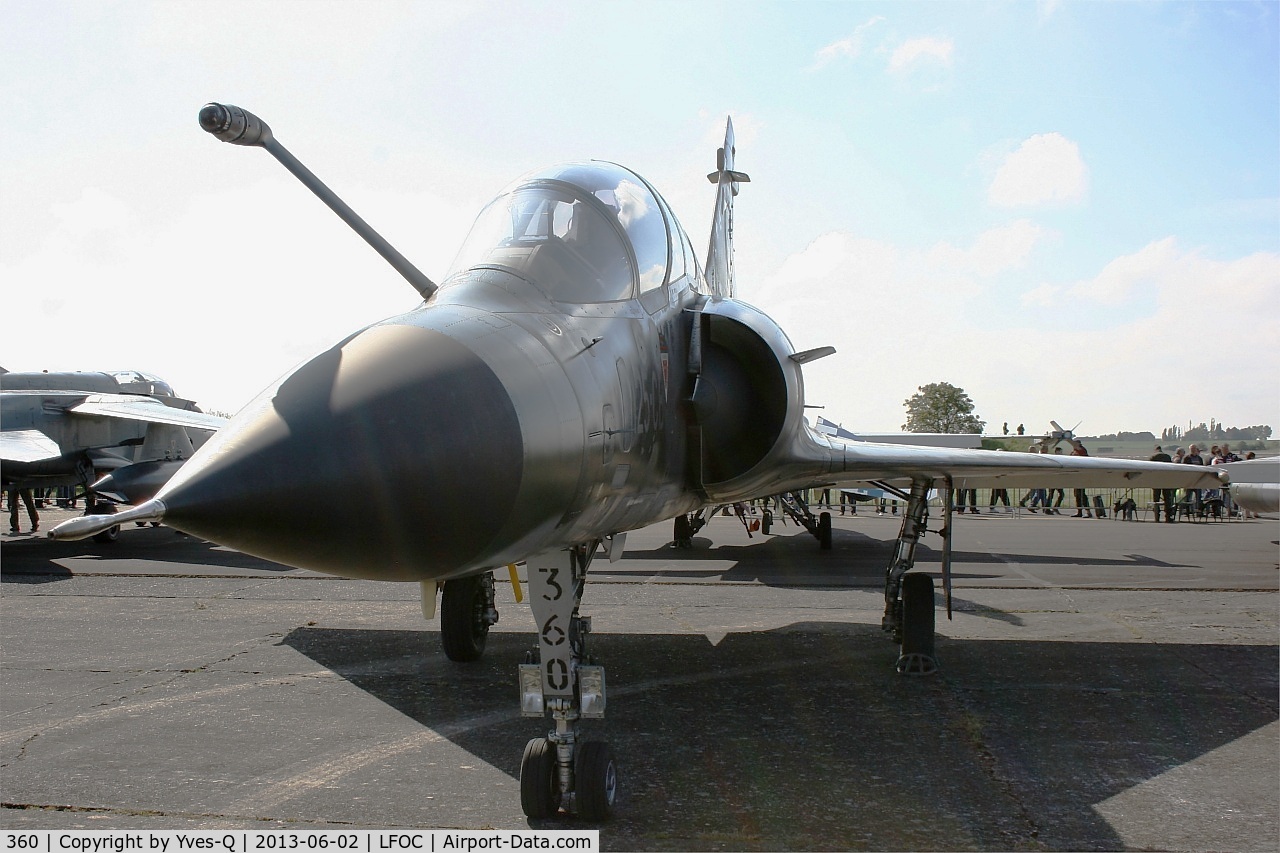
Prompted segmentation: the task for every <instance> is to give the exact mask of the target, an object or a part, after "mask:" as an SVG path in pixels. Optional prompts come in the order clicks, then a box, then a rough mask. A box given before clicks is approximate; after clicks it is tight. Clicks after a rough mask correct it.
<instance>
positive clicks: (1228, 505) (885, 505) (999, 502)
mask: <svg viewBox="0 0 1280 853" xmlns="http://www.w3.org/2000/svg"><path fill="white" fill-rule="evenodd" d="M1069 441H1070V443H1071V453H1070V455H1072V456H1088V455H1089V451H1088V449H1087V448H1086V447H1085V446H1084V443H1083V442H1081V441H1080V440H1079V439H1075V438H1072V439H1069ZM1029 450H1030V452H1031V453H1048V452H1049V451H1048V449H1047V448H1042V447H1041V445H1040V444H1033V445H1031V446H1030V448H1029ZM1053 453H1055V454H1059V455H1061V454H1062V448H1061V447H1055V448H1054V449H1053ZM1253 458H1254V453H1253V451H1249V452H1248V453H1246V454H1245V455H1244V457H1240V456H1238V455H1237V454H1235V453H1234V452H1232V450H1231V446H1230V445H1229V444H1225V443H1224V444H1220V445H1219V444H1215V445H1213V446H1212V447H1211V448H1210V449H1209V452H1208V454H1207V455H1206V454H1204V453H1202V452H1201V448H1200V446H1199V445H1197V444H1192V445H1190V447H1188V448H1182V447H1179V448H1176V449H1175V450H1174V453H1173V455H1172V456H1171V455H1170V454H1168V453H1166V452H1165V451H1164V449H1163V448H1162V447H1161V446H1160V445H1156V448H1155V453H1154V454H1152V456H1151V461H1153V462H1170V463H1176V464H1181V465H1222V464H1225V463H1228V462H1240V461H1242V459H1253ZM1129 491H1130V492H1131V491H1132V490H1129ZM1072 493H1073V494H1072V497H1073V505H1072V506H1071V507H1068V509H1074V510H1075V513H1074V515H1073V516H1072V517H1073V518H1106V516H1107V511H1108V506H1107V503H1108V502H1107V501H1104V500H1103V498H1102V496H1101V495H1097V494H1095V495H1092V496H1091V495H1090V494H1089V493H1088V491H1087V490H1086V489H1082V488H1077V489H1072ZM947 499H948V500H949V501H950V502H951V509H952V511H953V512H958V513H964V512H968V513H970V514H972V515H979V514H981V510H980V509H979V506H978V490H977V489H969V488H963V489H953V490H952V491H951V494H950V495H949V496H948V497H947ZM1065 502H1066V491H1065V490H1064V489H1061V488H1049V487H1045V488H1032V489H1027V490H1026V491H1024V492H1023V494H1022V496H1021V498H1020V499H1019V500H1018V506H1019V508H1021V509H1025V510H1027V511H1028V512H1033V513H1043V514H1044V515H1063V511H1062V510H1063V503H1065ZM872 503H874V504H875V505H876V514H877V515H884V514H893V515H896V514H897V512H898V501H896V500H892V499H888V500H887V499H886V498H884V497H881V498H879V499H878V500H877V499H873V500H872ZM815 506H818V507H826V508H827V509H830V510H833V511H834V510H835V509H836V505H834V504H832V502H831V489H823V490H822V491H821V492H819V493H818V494H817V500H816V501H815ZM839 508H840V514H841V515H844V514H845V512H846V510H847V511H848V513H849V514H851V515H857V514H858V505H857V502H856V501H855V500H854V497H853V495H852V494H851V493H850V492H848V491H840V503H839ZM1138 508H1139V507H1138V504H1137V502H1136V501H1135V500H1134V498H1133V496H1132V494H1128V493H1126V494H1125V495H1123V496H1121V497H1120V498H1118V499H1116V500H1115V501H1114V502H1111V506H1110V507H1109V509H1110V511H1112V512H1114V513H1116V515H1118V516H1123V517H1124V518H1129V519H1132V518H1135V517H1136V513H1137V510H1138ZM1151 508H1152V510H1153V511H1154V513H1155V520H1156V521H1161V520H1163V521H1166V522H1169V523H1173V522H1176V521H1178V518H1179V516H1180V515H1181V516H1182V517H1183V518H1189V517H1196V518H1203V517H1206V516H1214V517H1218V518H1221V517H1224V516H1225V517H1231V516H1233V515H1244V516H1245V517H1249V516H1250V515H1252V517H1255V518H1256V517H1257V513H1247V512H1242V511H1241V510H1240V509H1239V508H1237V507H1235V506H1233V504H1232V501H1231V492H1230V490H1229V489H1153V490H1152V499H1151ZM1010 511H1012V505H1011V503H1010V499H1009V491H1008V489H1000V488H996V489H991V490H990V492H989V495H988V502H987V512H988V513H998V512H1010Z"/></svg>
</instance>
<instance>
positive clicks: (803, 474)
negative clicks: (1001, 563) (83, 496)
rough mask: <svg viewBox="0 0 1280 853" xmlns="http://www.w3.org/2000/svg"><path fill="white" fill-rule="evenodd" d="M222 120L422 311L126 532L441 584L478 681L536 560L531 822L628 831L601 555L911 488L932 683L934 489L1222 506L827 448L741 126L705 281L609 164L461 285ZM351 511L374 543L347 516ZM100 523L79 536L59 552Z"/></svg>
mask: <svg viewBox="0 0 1280 853" xmlns="http://www.w3.org/2000/svg"><path fill="white" fill-rule="evenodd" d="M200 124H201V126H202V127H203V128H204V129H205V130H207V131H208V132H210V133H212V134H213V135H215V136H216V137H218V138H219V139H222V140H224V141H227V142H232V143H236V144H239V145H251V146H260V147H263V148H265V149H266V150H267V151H268V152H270V153H271V154H272V155H273V156H275V157H276V159H277V160H279V161H280V162H281V163H282V164H283V165H285V166H286V167H287V168H288V169H289V170H290V171H291V172H293V173H294V175H295V176H297V177H298V178H299V179H300V180H302V181H303V183H304V184H306V185H307V186H308V188H310V189H311V190H312V191H313V192H315V193H316V194H317V195H318V196H319V197H320V198H321V199H322V200H323V201H325V203H326V204H328V205H329V206H330V207H331V208H332V209H333V210H334V211H335V212H336V213H338V215H339V216H341V217H342V218H343V219H344V220H345V221H346V222H347V223H348V224H349V225H351V226H352V228H353V229H354V230H356V231H357V232H358V233H360V234H361V236H363V237H364V238H365V239H366V240H367V241H368V242H370V244H371V245H372V246H373V247H374V248H375V249H376V250H377V251H378V252H379V253H380V254H382V255H383V257H384V258H386V259H387V260H388V261H389V262H390V263H391V264H392V265H393V266H394V267H395V268H396V269H397V270H398V271H399V272H400V273H401V274H402V275H403V276H404V277H405V278H406V279H407V280H408V281H409V282H410V283H411V284H412V285H413V286H414V288H415V289H416V290H417V291H418V293H419V294H420V295H421V297H422V300H423V302H422V304H420V305H418V306H416V307H414V308H413V309H412V310H410V311H408V312H407V313H404V314H401V315H399V316H396V317H392V318H390V319H387V320H384V321H382V322H379V323H375V324H373V325H372V326H369V327H367V328H365V329H361V330H359V331H356V332H354V333H352V334H351V335H350V336H349V337H347V338H346V339H344V340H342V341H341V342H339V343H338V344H337V345H335V346H334V347H333V348H331V349H329V350H327V351H326V352H324V353H321V354H320V355H318V356H316V357H315V358H314V359H312V360H311V361H309V362H307V363H305V364H303V365H302V366H301V367H299V368H297V369H296V370H294V371H293V372H292V373H290V374H288V375H287V376H285V377H284V378H283V379H281V380H280V381H279V382H278V383H277V384H275V385H273V386H271V387H270V388H268V389H267V390H266V391H264V392H263V393H262V394H261V395H260V396H259V397H258V398H257V399H256V400H255V401H254V402H252V403H250V404H249V405H248V406H246V407H245V408H244V409H243V410H242V411H241V412H240V413H239V414H237V415H236V416H235V417H234V418H233V419H232V420H231V422H230V423H229V424H228V425H227V426H226V427H224V428H223V429H222V430H221V431H220V432H219V433H218V434H217V435H216V436H214V438H213V439H211V440H210V441H209V443H208V444H206V445H205V446H204V447H203V448H202V449H201V450H200V452H199V453H197V454H196V456H195V457H193V458H192V459H191V460H190V461H189V462H188V463H187V464H186V465H185V466H184V467H183V468H182V469H181V470H180V471H179V472H178V473H177V474H176V475H175V476H174V477H173V479H172V480H170V481H169V483H168V484H167V485H166V486H165V487H164V488H163V489H161V491H160V492H159V494H157V495H156V497H155V498H154V499H153V500H151V501H148V502H146V503H143V504H141V505H139V506H137V507H135V508H133V509H132V510H127V511H126V512H124V513H123V514H121V515H120V516H117V518H118V519H122V520H134V519H161V518H162V519H164V521H165V523H166V524H169V525H171V526H173V527H175V528H177V529H179V530H183V531H186V532H188V533H191V534H193V535H195V536H201V537H204V538H207V539H212V540H214V541H217V542H220V543H222V544H225V545H227V546H230V547H232V548H236V549H239V550H241V551H245V552H248V553H250V554H255V555H258V556H261V557H265V558H267V559H270V560H276V561H279V562H282V563H286V564H289V565H293V566H300V567H306V568H310V569H315V570H318V571H322V572H329V573H332V574H338V575H346V576H352V577H359V578H375V579H383V580H398V581H418V582H420V583H421V584H422V590H423V609H424V612H426V613H428V614H430V613H434V611H435V603H436V596H437V588H442V592H441V594H440V618H441V637H442V640H443V643H444V646H445V651H446V653H447V654H448V656H449V657H450V658H453V659H455V660H467V659H474V658H475V657H477V656H479V655H480V654H481V652H482V651H483V649H484V645H485V638H486V635H487V632H488V630H489V627H490V626H491V625H492V624H493V623H494V622H496V621H497V611H496V609H495V607H494V594H493V583H494V581H493V570H494V569H495V568H497V567H501V566H509V567H510V566H513V565H514V564H515V563H517V562H520V561H524V562H526V563H527V570H528V583H529V599H530V604H531V606H532V610H533V615H534V619H535V621H536V629H537V649H536V650H535V651H534V652H532V653H531V654H530V659H529V662H527V663H526V664H524V665H522V666H521V667H520V669H519V683H520V695H521V706H522V711H523V712H524V713H525V714H527V715H529V716H536V717H544V715H549V716H550V718H551V720H552V722H553V725H554V728H553V729H552V730H551V731H550V732H549V733H548V734H547V736H545V737H538V738H534V739H532V740H530V741H529V743H528V744H527V745H526V747H525V752H524V757H523V759H522V761H521V766H520V792H521V801H522V805H523V807H524V810H525V813H526V814H528V815H529V816H530V817H547V816H550V815H553V814H555V813H556V812H557V811H558V810H560V809H563V810H564V811H566V812H569V813H576V814H578V815H580V816H583V817H585V818H588V819H592V820H595V819H601V818H604V817H607V816H608V815H609V813H610V811H611V810H612V808H613V803H614V796H615V793H616V791H617V770H616V766H615V763H614V759H613V756H612V754H611V752H610V750H609V748H608V746H607V745H606V744H605V743H603V742H600V741H593V740H584V739H582V738H581V737H580V736H579V725H580V722H581V721H582V720H583V719H590V718H597V717H601V716H603V714H604V711H605V679H604V669H603V667H601V666H599V665H597V664H595V663H594V662H593V661H592V659H591V658H589V657H587V649H586V647H587V635H588V632H589V629H590V620H589V619H588V618H584V617H581V616H579V603H580V602H581V600H582V595H583V590H584V588H585V584H586V580H587V577H588V573H587V570H588V567H589V566H590V565H591V561H592V559H593V557H594V556H595V555H596V553H597V552H598V551H601V550H603V551H604V552H605V553H607V554H608V556H609V557H610V558H611V559H612V558H616V557H618V556H620V555H621V552H622V548H623V542H624V537H625V535H626V532H627V531H629V530H634V529H636V528H639V527H641V526H644V525H648V524H652V523H654V522H658V521H661V520H664V519H672V518H676V519H679V518H686V519H687V516H688V514H690V513H694V512H696V511H697V510H698V509H700V508H703V507H706V506H708V505H713V504H723V503H730V502H733V501H743V500H748V499H751V498H757V497H761V496H766V495H774V494H780V493H785V492H789V491H794V490H800V489H804V488H809V487H816V486H823V485H836V484H842V483H868V482H871V483H874V482H880V481H889V480H893V481H898V482H902V483H904V484H907V489H906V490H905V491H904V492H902V494H903V498H904V500H906V501H907V506H906V511H905V513H904V516H905V517H904V521H903V525H902V530H901V533H900V535H899V539H898V546H897V549H896V552H895V555H894V557H893V560H892V563H891V564H890V566H889V567H888V569H887V571H886V580H885V617H884V625H885V627H886V629H887V630H888V631H889V632H890V633H891V634H892V635H893V636H895V637H896V638H897V639H898V641H899V642H900V643H901V644H902V651H903V654H902V656H901V657H902V661H903V663H902V664H901V666H902V668H903V669H907V670H911V669H917V670H921V669H928V668H931V667H932V665H933V664H932V660H931V650H932V647H933V645H932V644H933V629H934V599H933V581H932V578H931V577H930V576H929V575H927V574H923V573H910V574H908V573H907V570H908V569H910V568H911V567H912V565H913V562H914V554H915V546H916V543H917V541H918V540H919V538H920V536H921V534H922V533H923V532H924V530H925V523H926V517H927V513H928V505H927V501H926V496H927V494H928V491H929V489H930V488H931V487H932V486H933V485H934V484H935V483H938V484H944V485H947V486H950V485H951V484H952V483H954V485H955V486H956V487H960V486H966V487H967V486H981V485H983V484H986V483H995V484H999V485H1016V484H1017V483H1019V482H1030V483H1034V484H1035V485H1037V486H1039V485H1043V484H1045V483H1050V482H1052V483H1055V484H1062V485H1072V484H1075V483H1077V482H1079V483H1089V484H1093V485H1099V484H1107V483H1123V484H1125V485H1137V484H1141V485H1151V486H1167V487H1175V486H1196V485H1216V484H1218V482H1219V480H1218V478H1217V477H1216V473H1215V472H1214V471H1213V470H1211V469H1205V468H1198V469H1195V470H1194V471H1193V470H1190V469H1189V468H1188V466H1179V465H1164V464H1160V463H1155V462H1145V463H1143V462H1125V461H1118V460H1109V459H1087V458H1065V459H1064V458H1054V457H1050V456H1040V455H1034V456H1033V455H1031V454H1027V455H1025V456H1024V455H1022V454H1011V453H989V452H984V451H980V450H961V449H950V448H936V447H920V446H916V447H907V446H895V445H890V444H878V443H871V442H857V441H844V440H840V439H837V438H834V437H831V436H827V435H823V434H821V433H819V432H817V431H815V430H813V429H810V428H809V427H808V426H807V424H806V423H805V421H804V418H803V412H804V402H805V400H804V385H803V381H802V376H801V366H802V365H803V364H804V363H806V362H808V361H811V360H813V359H814V358H819V357H822V356H825V355H830V354H831V353H832V352H834V350H832V349H831V348H830V347H823V348H820V349H816V350H808V351H805V352H796V351H795V349H794V348H793V347H792V345H791V343H790V341H789V340H788V339H787V336H786V335H785V334H784V333H783V331H782V329H780V328H779V327H778V325H777V324H776V323H775V322H774V321H773V320H771V319H770V318H769V317H768V316H767V315H766V314H765V313H764V312H762V311H760V310H759V309H757V308H754V307H752V306H750V305H748V304H746V303H745V302H742V301H740V300H738V299H736V298H734V296H733V257H732V242H731V240H732V234H733V227H732V220H731V217H732V213H733V200H734V196H735V195H736V194H737V192H738V189H739V185H740V184H741V183H743V182H744V181H746V180H747V176H746V175H744V174H743V173H741V172H739V171H737V170H736V168H735V164H734V140H733V129H732V124H730V125H729V126H728V128H727V132H726V135H725V143H724V147H723V148H722V149H720V152H719V155H718V157H717V163H716V169H715V171H714V172H712V173H711V175H710V176H709V177H710V179H711V181H712V182H713V183H714V184H715V185H716V201H715V212H714V215H713V221H712V236H711V243H710V248H709V252H708V256H707V263H706V273H705V274H704V273H703V268H702V266H701V265H700V264H699V261H698V258H697V256H696V254H695V252H694V249H693V246H692V244H691V243H690V241H689V238H688V236H687V235H686V234H685V232H684V230H683V229H682V228H681V227H680V224H679V223H678V222H677V221H676V218H675V216H674V214H673V213H672V211H671V209H670V208H669V207H668V206H667V204H666V202H665V201H663V199H662V197H661V196H660V195H658V193H657V191H656V190H654V188H653V187H652V186H650V185H649V183H648V182H646V181H645V180H644V179H643V178H641V177H640V176H639V175H637V174H636V173H635V172H632V171H631V170H629V169H627V168H624V167H622V166H619V165H616V164H613V163H607V162H599V161H591V162H583V163H571V164H568V165H562V166H556V167H553V168H549V169H546V170H544V171H540V172H536V173H534V174H530V175H528V176H526V177H524V178H522V179H520V180H518V181H517V182H516V183H514V184H513V185H511V186H510V187H509V188H508V189H506V190H505V191H504V192H502V193H501V194H500V195H499V196H498V197H497V198H496V199H495V200H494V201H493V202H492V203H490V204H489V205H488V206H487V207H486V208H484V210H483V211H482V212H481V213H480V215H479V217H478V219H477V220H476V223H475V226H474V227H473V229H472V231H471V234H470V236H469V237H468V238H467V240H466V242H465V243H464V244H463V246H462V249H461V251H460V252H459V253H458V256H457V259H456V260H455V262H454V265H453V268H452V270H451V271H450V272H449V273H448V275H447V276H446V277H445V278H444V280H443V282H442V283H441V284H440V285H439V286H437V285H436V284H435V283H434V282H432V281H431V280H430V279H428V278H427V277H426V276H424V275H423V274H422V273H421V272H420V271H419V270H418V269H417V268H416V267H414V266H413V265H412V264H411V263H409V262H408V261H407V260H406V259H405V258H404V257H403V256H402V255H401V254H400V253H399V252H397V251H396V250H395V249H394V248H392V247H391V246H390V245H389V244H387V243H386V241H385V240H383V239H382V238H381V237H380V236H379V235H377V234H376V232H374V231H373V229H372V228H370V227H369V226H368V225H367V224H366V223H365V222H364V220H362V219H360V217H358V216H357V215H356V214H355V213H354V212H353V211H351V209H350V208H348V207H347V206H346V205H345V204H344V203H343V202H342V201H341V200H340V199H339V198H338V197H337V196H336V195H335V194H334V193H333V192H332V191H331V190H329V188H328V187H326V186H325V185H324V184H322V183H321V182H320V181H319V179H317V178H316V177H315V176H314V175H313V174H312V173H311V172H310V171H308V170H307V169H306V167H304V166H303V165H302V164H301V163H300V162H299V161H298V160H297V159H296V158H294V157H293V155H292V154H290V153H289V152H288V151H287V150H286V149H285V148H284V147H283V146H282V145H281V144H280V143H279V142H278V141H277V140H276V139H275V138H274V137H273V135H272V133H271V130H270V128H269V127H268V126H267V125H266V124H265V123H264V122H262V121H261V120H260V119H258V118H257V117H256V116H254V115H252V114H251V113H248V112H246V111H244V110H242V109H240V108H238V107H233V106H224V105H220V104H208V105H206V106H205V107H204V108H203V109H202V110H201V111H200ZM476 424H484V425H485V428H484V430H483V431H478V430H476V429H475V425H476ZM886 485H891V484H889V483H886ZM339 496H340V497H341V501H340V502H339V501H338V500H336V499H335V498H337V497H339ZM478 507H483V510H482V511H478V510H477V508H478ZM346 508H353V509H346ZM352 511H354V512H357V513H359V514H360V523H358V524H352V523H350V519H343V518H339V517H338V516H337V513H338V512H343V513H347V512H352ZM827 524H828V526H829V524H830V519H829V517H828V519H827ZM93 525H94V522H93V521H90V520H87V519H74V520H72V521H69V522H66V523H65V524H64V525H60V526H59V527H58V528H56V529H55V531H54V534H53V535H54V536H55V537H59V538H61V537H67V538H70V537H74V536H81V535H87V534H89V533H91V532H93V529H94V527H93ZM944 529H946V530H948V531H949V529H950V525H946V526H945V528H944ZM949 535H950V534H949V533H947V534H946V536H947V537H948V538H947V539H946V540H945V541H946V542H949V541H950V539H949ZM945 576H946V575H945V572H944V577H945Z"/></svg>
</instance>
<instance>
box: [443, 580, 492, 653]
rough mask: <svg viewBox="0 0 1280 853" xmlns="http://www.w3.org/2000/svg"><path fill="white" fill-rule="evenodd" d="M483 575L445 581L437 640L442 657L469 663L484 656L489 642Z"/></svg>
mask: <svg viewBox="0 0 1280 853" xmlns="http://www.w3.org/2000/svg"><path fill="white" fill-rule="evenodd" d="M484 581H485V576H484V575H472V576H471V577H466V578H457V579H455V580H451V581H445V582H444V591H443V592H441V594H440V641H441V643H442V644H443V645H444V653H445V656H446V657H448V658H449V660H451V661H457V662H458V663H470V662H471V661H476V660H479V659H480V656H481V655H483V654H484V647H485V644H486V643H487V642H488V640H489V625H490V623H489V620H488V619H486V618H485V614H486V612H487V611H488V609H489V601H488V597H487V596H486V594H485V586H484Z"/></svg>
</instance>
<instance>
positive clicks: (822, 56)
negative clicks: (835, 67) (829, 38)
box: [807, 15, 884, 71]
mask: <svg viewBox="0 0 1280 853" xmlns="http://www.w3.org/2000/svg"><path fill="white" fill-rule="evenodd" d="M883 20H884V17H883V16H880V15H877V16H876V17H874V18H871V19H870V20H868V21H866V22H864V23H861V24H859V25H858V26H857V27H855V28H854V31H853V33H852V34H851V35H849V36H846V37H845V38H842V39H840V40H839V41H834V42H832V43H831V44H829V45H826V46H825V47H822V48H820V49H819V50H818V52H817V53H816V54H814V58H813V64H812V65H810V66H809V68H808V69H807V70H809V71H817V70H818V69H820V68H824V67H826V66H827V65H829V64H831V63H832V62H834V61H835V60H837V59H840V58H841V57H846V56H847V57H849V58H851V59H857V58H858V56H860V55H861V54H862V40H863V37H864V36H865V35H866V32H867V30H869V29H871V28H872V27H873V26H875V25H876V24H878V23H880V22H882V21H883Z"/></svg>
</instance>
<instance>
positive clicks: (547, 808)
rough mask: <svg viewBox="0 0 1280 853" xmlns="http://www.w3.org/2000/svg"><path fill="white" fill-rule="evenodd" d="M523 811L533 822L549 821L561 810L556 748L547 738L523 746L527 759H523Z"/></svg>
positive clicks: (521, 787) (536, 739)
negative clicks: (548, 819)
mask: <svg viewBox="0 0 1280 853" xmlns="http://www.w3.org/2000/svg"><path fill="white" fill-rule="evenodd" d="M520 807H521V808H522V809H524V813H525V815H526V816H527V817H529V818H532V819H534V820H543V819H545V818H549V817H551V816H553V815H554V814H555V813H556V811H557V810H558V809H559V808H560V784H559V779H557V778H556V747H555V744H553V743H551V741H549V740H547V739H546V738H544V737H536V738H534V739H533V740H531V741H529V742H528V743H526V744H525V745H524V757H522V758H521V759H520Z"/></svg>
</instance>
